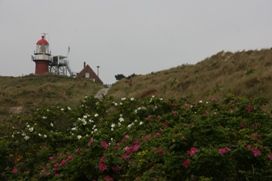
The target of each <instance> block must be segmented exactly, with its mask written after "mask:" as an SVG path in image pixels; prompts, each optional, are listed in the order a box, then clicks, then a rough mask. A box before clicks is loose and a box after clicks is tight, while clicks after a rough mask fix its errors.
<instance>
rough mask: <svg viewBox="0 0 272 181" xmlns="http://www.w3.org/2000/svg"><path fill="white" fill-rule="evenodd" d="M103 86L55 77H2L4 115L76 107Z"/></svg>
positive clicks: (1, 111) (0, 101) (1, 109)
mask: <svg viewBox="0 0 272 181" xmlns="http://www.w3.org/2000/svg"><path fill="white" fill-rule="evenodd" d="M102 87H103V86H102V85H99V84H95V83H93V82H91V81H90V80H87V79H75V78H71V77H66V76H58V75H52V74H43V75H33V74H30V75H28V76H23V77H3V76H2V77H0V115H5V114H7V113H9V112H21V111H22V112H26V110H29V109H31V108H37V107H42V106H48V105H50V106H53V105H69V106H71V107H73V106H75V105H76V104H78V103H79V101H80V100H82V99H83V98H84V97H85V96H89V95H95V93H96V92H97V91H98V90H99V89H101V88H102Z"/></svg>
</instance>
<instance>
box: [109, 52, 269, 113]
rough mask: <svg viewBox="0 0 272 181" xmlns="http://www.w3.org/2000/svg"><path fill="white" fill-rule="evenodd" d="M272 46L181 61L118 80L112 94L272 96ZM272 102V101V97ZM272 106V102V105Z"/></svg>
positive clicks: (204, 97)
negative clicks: (180, 62)
mask: <svg viewBox="0 0 272 181" xmlns="http://www.w3.org/2000/svg"><path fill="white" fill-rule="evenodd" d="M271 88H272V48H271V49H262V50H250V51H242V52H235V53H231V52H224V51H221V52H218V53H217V54H215V55H213V56H211V57H209V58H206V59H204V60H203V61H201V62H199V63H197V64H195V65H181V66H178V67H175V68H171V69H169V70H163V71H159V72H155V73H151V74H147V75H141V76H136V77H133V78H132V79H131V80H130V81H128V80H126V79H123V80H120V81H118V82H117V83H115V84H114V85H113V86H112V88H111V89H110V90H109V92H108V95H112V96H114V98H115V99H120V98H122V97H138V98H141V97H145V96H150V94H154V95H156V96H160V97H164V98H169V97H175V98H178V99H179V98H184V97H190V100H191V101H198V100H210V99H211V98H212V97H216V98H219V99H222V98H223V97H225V96H226V95H227V94H229V93H230V94H234V95H236V96H245V97H248V98H253V97H264V98H266V99H268V100H271V99H272V92H271ZM271 104H272V101H271ZM270 107H271V108H272V106H271V105H270Z"/></svg>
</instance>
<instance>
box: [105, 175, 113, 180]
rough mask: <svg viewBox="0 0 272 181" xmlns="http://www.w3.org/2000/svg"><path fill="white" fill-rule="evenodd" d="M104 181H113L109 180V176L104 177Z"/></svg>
mask: <svg viewBox="0 0 272 181" xmlns="http://www.w3.org/2000/svg"><path fill="white" fill-rule="evenodd" d="M104 180H105V181H113V178H111V176H109V175H106V176H105V177H104Z"/></svg>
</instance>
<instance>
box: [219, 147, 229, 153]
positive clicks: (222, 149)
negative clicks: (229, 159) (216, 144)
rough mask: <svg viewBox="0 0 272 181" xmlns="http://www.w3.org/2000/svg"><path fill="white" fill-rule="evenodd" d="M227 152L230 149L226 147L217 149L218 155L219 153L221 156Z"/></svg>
mask: <svg viewBox="0 0 272 181" xmlns="http://www.w3.org/2000/svg"><path fill="white" fill-rule="evenodd" d="M227 150H230V149H229V148H228V147H225V148H219V149H218V151H219V153H221V154H223V155H224V154H226V153H227Z"/></svg>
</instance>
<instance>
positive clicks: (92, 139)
mask: <svg viewBox="0 0 272 181" xmlns="http://www.w3.org/2000/svg"><path fill="white" fill-rule="evenodd" d="M93 142H94V138H93V137H92V138H91V139H90V141H89V143H88V146H91V145H92V143H93Z"/></svg>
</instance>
